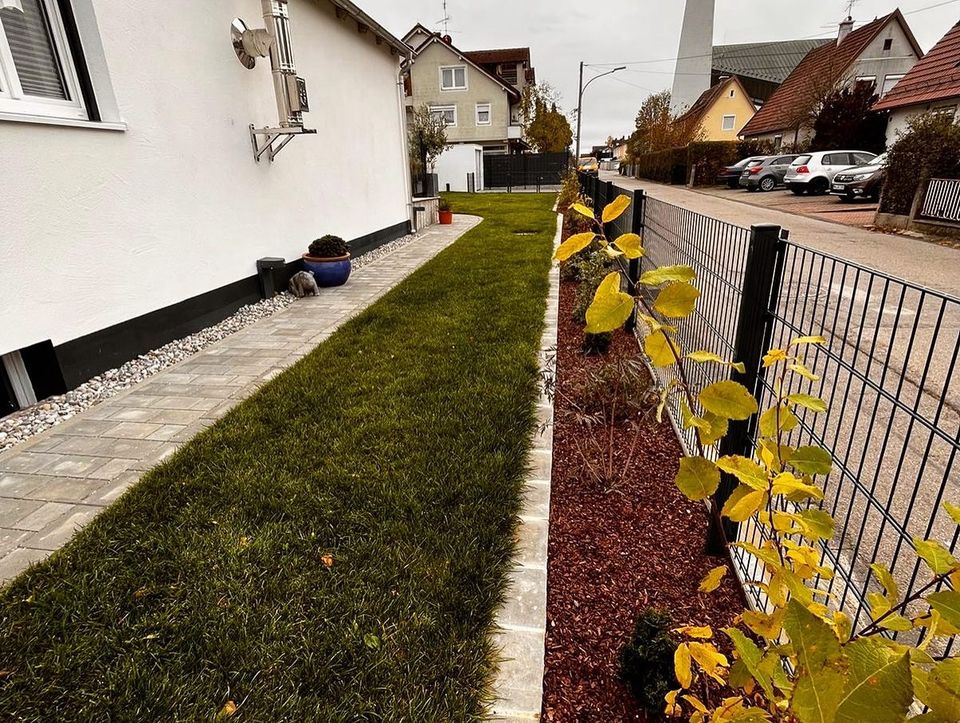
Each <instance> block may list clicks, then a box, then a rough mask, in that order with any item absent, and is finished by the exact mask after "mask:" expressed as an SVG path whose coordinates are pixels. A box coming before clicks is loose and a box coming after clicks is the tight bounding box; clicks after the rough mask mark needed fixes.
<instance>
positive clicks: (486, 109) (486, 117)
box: [477, 103, 490, 126]
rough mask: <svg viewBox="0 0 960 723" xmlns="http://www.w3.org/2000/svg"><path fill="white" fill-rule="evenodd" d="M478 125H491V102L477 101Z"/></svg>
mask: <svg viewBox="0 0 960 723" xmlns="http://www.w3.org/2000/svg"><path fill="white" fill-rule="evenodd" d="M477 125H478V126H488V125H490V104H489V103H477Z"/></svg>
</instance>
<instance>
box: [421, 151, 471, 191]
mask: <svg viewBox="0 0 960 723" xmlns="http://www.w3.org/2000/svg"><path fill="white" fill-rule="evenodd" d="M433 172H434V173H436V174H437V180H438V182H439V184H440V190H441V191H445V190H450V191H464V192H465V191H467V190H469V189H468V188H467V174H468V173H472V174H474V183H475V184H476V189H475V190H477V191H481V190H483V146H478V145H468V144H460V145H455V146H449V147H447V149H446V150H445V151H444V152H443V153H442V154H441V155H440V158H438V159H437V162H436V164H434V168H433ZM448 187H449V189H448Z"/></svg>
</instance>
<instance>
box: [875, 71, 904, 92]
mask: <svg viewBox="0 0 960 723" xmlns="http://www.w3.org/2000/svg"><path fill="white" fill-rule="evenodd" d="M901 78H903V73H901V74H900V75H887V76H884V78H883V87H882V88H881V89H880V96H881V97H882V96H885V95H886V94H887V93H889V92H890V91H891V90H893V86H895V85H896V84H897V83H899V82H900V79H901Z"/></svg>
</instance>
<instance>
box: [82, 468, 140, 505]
mask: <svg viewBox="0 0 960 723" xmlns="http://www.w3.org/2000/svg"><path fill="white" fill-rule="evenodd" d="M140 476H141V472H137V471H134V472H125V473H124V474H122V475H120V476H119V477H117V478H116V479H115V480H112V481H111V482H109V483H107V484H106V485H104V486H102V487H100V488H99V489H97V490H96V491H95V492H94V493H93V494H91V495H90V496H89V497H87V499H86V500H84V503H85V504H88V505H97V506H100V507H106V506H107V505H110V504H113V502H115V501H116V500H117V498H119V497H120V495H122V494H123V493H124V492H126V491H127V490H128V489H130V488H131V487H132V486H133V485H135V484H136V483H137V482H138V481H139V480H140Z"/></svg>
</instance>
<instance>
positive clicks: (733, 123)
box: [720, 113, 737, 131]
mask: <svg viewBox="0 0 960 723" xmlns="http://www.w3.org/2000/svg"><path fill="white" fill-rule="evenodd" d="M728 118H729V119H730V127H729V128H727V119H728ZM736 129H737V115H736V113H732V114H724V116H723V118H721V119H720V130H721V131H735V130H736Z"/></svg>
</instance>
